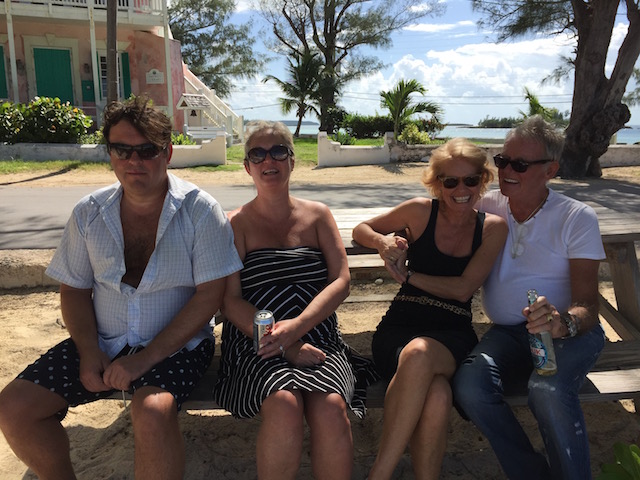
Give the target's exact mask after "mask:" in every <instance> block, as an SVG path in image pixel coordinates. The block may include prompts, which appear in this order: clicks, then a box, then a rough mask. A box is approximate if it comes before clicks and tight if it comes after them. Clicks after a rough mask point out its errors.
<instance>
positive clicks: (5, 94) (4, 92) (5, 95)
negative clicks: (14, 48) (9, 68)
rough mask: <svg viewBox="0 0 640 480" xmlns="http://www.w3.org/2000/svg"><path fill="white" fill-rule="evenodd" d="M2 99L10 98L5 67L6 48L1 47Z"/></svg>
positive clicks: (0, 76)
mask: <svg viewBox="0 0 640 480" xmlns="http://www.w3.org/2000/svg"><path fill="white" fill-rule="evenodd" d="M0 98H9V92H7V73H6V72H5V67H4V48H2V46H0Z"/></svg>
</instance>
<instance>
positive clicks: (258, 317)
mask: <svg viewBox="0 0 640 480" xmlns="http://www.w3.org/2000/svg"><path fill="white" fill-rule="evenodd" d="M274 324H275V319H274V318H273V312H271V311H269V310H258V311H257V312H256V313H255V314H254V316H253V351H254V352H256V353H258V350H259V349H260V340H262V337H264V336H265V335H268V334H269V333H270V332H271V329H272V328H273V325H274Z"/></svg>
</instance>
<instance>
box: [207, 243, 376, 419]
mask: <svg viewBox="0 0 640 480" xmlns="http://www.w3.org/2000/svg"><path fill="white" fill-rule="evenodd" d="M240 276H241V281H242V296H243V298H244V299H245V300H247V301H248V302H250V303H251V304H253V305H255V306H256V307H257V308H258V309H266V310H271V311H272V312H273V314H274V317H275V318H276V321H277V320H282V319H289V318H294V317H296V316H298V315H299V314H300V313H301V312H302V311H303V310H304V309H305V307H306V306H307V305H308V304H309V303H310V302H311V300H312V299H313V298H314V297H315V296H316V295H317V294H318V292H320V290H322V289H323V288H324V287H325V286H326V285H327V265H326V262H325V260H324V256H323V255H322V252H321V251H320V250H318V249H315V248H309V247H296V248H286V249H260V250H256V251H253V252H250V253H248V254H247V256H246V258H245V261H244V269H243V270H242V272H241V274H240ZM302 341H304V342H306V343H309V344H311V345H314V346H315V347H317V348H319V349H321V350H322V351H323V352H324V353H325V354H326V360H325V361H324V362H323V363H322V364H320V365H316V366H313V367H295V366H294V365H292V364H291V363H289V362H288V361H287V360H286V359H284V358H281V357H273V358H268V359H262V358H260V357H259V356H257V355H256V354H255V352H254V351H253V340H252V339H251V338H250V337H247V336H246V335H244V334H243V333H242V332H240V331H239V330H238V329H237V328H236V327H235V326H234V325H233V324H232V323H231V322H228V321H227V322H226V323H225V324H224V328H223V331H222V349H221V350H222V358H221V362H220V371H219V373H218V382H217V384H216V386H215V388H214V397H215V400H216V402H217V403H218V405H220V406H222V407H223V408H225V409H226V410H228V411H229V412H231V413H232V414H233V416H234V417H236V418H251V417H253V416H255V415H256V414H258V413H259V412H260V407H261V405H262V402H263V401H264V399H265V398H267V397H268V396H269V395H270V394H271V393H273V392H276V391H278V390H296V389H297V390H303V391H307V392H335V393H339V394H340V395H342V397H343V398H344V399H345V401H346V403H347V404H348V405H349V406H350V408H351V410H352V411H353V412H354V413H355V415H357V416H358V417H363V416H364V414H365V404H364V400H365V395H366V388H367V386H368V385H370V384H371V383H373V382H374V381H376V380H377V379H378V377H377V374H376V373H375V370H374V368H373V365H372V363H371V362H369V361H368V360H366V359H364V358H362V357H360V356H358V355H356V354H354V353H353V352H352V350H351V349H350V348H349V346H348V345H347V344H346V343H344V341H343V340H342V336H341V334H340V331H339V330H338V320H337V317H336V314H335V313H333V314H332V315H330V316H329V317H328V318H326V319H325V320H323V321H322V322H321V323H320V324H318V325H317V326H316V327H315V328H313V329H312V330H311V331H309V332H308V333H307V334H305V335H304V336H303V337H302Z"/></svg>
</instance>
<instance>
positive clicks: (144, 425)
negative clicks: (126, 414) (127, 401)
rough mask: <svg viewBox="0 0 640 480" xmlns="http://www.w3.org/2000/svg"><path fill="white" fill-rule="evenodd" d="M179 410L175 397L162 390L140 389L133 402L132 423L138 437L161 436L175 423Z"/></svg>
mask: <svg viewBox="0 0 640 480" xmlns="http://www.w3.org/2000/svg"><path fill="white" fill-rule="evenodd" d="M177 418H178V408H177V405H176V400H175V398H173V395H172V394H171V393H169V392H167V391H165V390H160V389H155V388H154V389H146V388H145V389H140V390H138V391H136V393H134V395H133V399H132V401H131V423H132V424H133V428H134V432H135V433H137V434H138V435H140V434H142V435H160V434H162V433H160V432H164V431H166V429H167V428H168V427H169V426H170V425H172V424H173V423H174V422H175V423H176V424H177Z"/></svg>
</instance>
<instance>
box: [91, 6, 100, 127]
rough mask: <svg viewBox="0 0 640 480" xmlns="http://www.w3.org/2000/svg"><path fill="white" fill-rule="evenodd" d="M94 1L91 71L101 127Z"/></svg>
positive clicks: (97, 120)
mask: <svg viewBox="0 0 640 480" xmlns="http://www.w3.org/2000/svg"><path fill="white" fill-rule="evenodd" d="M93 5H94V0H89V2H88V7H89V32H90V41H91V70H92V72H93V97H94V101H95V102H96V125H97V126H98V127H100V124H101V123H102V104H101V103H100V92H101V91H102V86H101V85H100V71H99V70H98V48H97V46H96V24H95V20H94V18H93V14H94V10H93Z"/></svg>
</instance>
